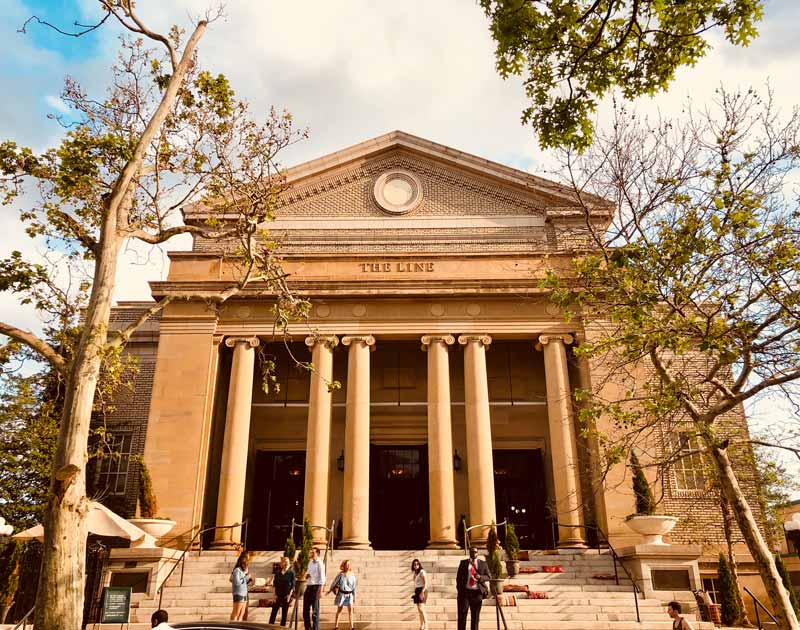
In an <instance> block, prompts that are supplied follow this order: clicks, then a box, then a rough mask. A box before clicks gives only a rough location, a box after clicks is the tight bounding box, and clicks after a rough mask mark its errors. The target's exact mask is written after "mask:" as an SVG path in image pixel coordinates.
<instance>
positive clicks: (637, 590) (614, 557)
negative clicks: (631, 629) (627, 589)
mask: <svg viewBox="0 0 800 630" xmlns="http://www.w3.org/2000/svg"><path fill="white" fill-rule="evenodd" d="M570 527H580V528H582V529H593V530H594V531H596V532H597V533H598V534H600V535H601V536H602V537H603V540H602V542H604V543H605V544H606V546H607V547H608V550H609V551H610V552H611V558H612V560H613V561H614V583H615V584H616V585H617V586H619V573H618V572H617V563H619V566H621V567H622V570H623V571H625V575H627V576H628V579H629V580H630V581H631V584H632V585H633V603H634V605H635V606H636V621H637V622H638V623H641V622H642V620H641V616H640V614H639V595H640V594H642V589H640V588H639V585H638V584H637V583H636V578H634V577H633V575H631V572H630V571H628V567H626V566H625V563H624V562H622V558H620V557H619V555H618V554H617V551H616V549H614V547H613V545H612V544H611V541H610V540H609V539H608V534H606V533H605V532H604V531H603V530H602V528H601V527H600V526H599V525H577V526H576V525H570ZM600 542H601V541H600V540H599V539H598V541H597V548H598V550H599V549H600Z"/></svg>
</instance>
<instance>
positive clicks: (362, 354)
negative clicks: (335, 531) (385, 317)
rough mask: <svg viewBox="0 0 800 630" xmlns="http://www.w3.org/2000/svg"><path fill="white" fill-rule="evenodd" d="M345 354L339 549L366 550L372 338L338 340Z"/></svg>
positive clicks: (368, 546) (373, 339)
mask: <svg viewBox="0 0 800 630" xmlns="http://www.w3.org/2000/svg"><path fill="white" fill-rule="evenodd" d="M342 344H343V345H345V346H348V347H349V351H348V353H347V403H346V413H345V431H344V505H343V508H342V541H341V542H340V543H339V547H341V548H343V549H369V548H370V542H369V353H370V350H371V349H373V348H374V346H375V338H374V337H373V336H372V335H365V336H360V337H342Z"/></svg>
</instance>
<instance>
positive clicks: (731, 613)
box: [717, 552, 742, 626]
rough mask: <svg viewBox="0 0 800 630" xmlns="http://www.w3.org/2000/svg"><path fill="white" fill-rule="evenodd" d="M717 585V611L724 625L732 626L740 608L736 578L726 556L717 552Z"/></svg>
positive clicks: (740, 612)
mask: <svg viewBox="0 0 800 630" xmlns="http://www.w3.org/2000/svg"><path fill="white" fill-rule="evenodd" d="M717 575H718V576H719V585H718V587H717V602H718V603H719V613H720V617H721V619H722V623H723V624H724V625H726V626H733V625H735V624H736V622H738V621H739V617H741V615H742V609H741V608H740V607H739V596H738V594H737V590H738V589H737V588H736V580H734V579H733V572H731V567H730V564H729V563H728V558H727V556H726V555H725V554H724V553H722V552H720V554H719V569H717Z"/></svg>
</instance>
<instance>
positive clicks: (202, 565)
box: [131, 550, 713, 630]
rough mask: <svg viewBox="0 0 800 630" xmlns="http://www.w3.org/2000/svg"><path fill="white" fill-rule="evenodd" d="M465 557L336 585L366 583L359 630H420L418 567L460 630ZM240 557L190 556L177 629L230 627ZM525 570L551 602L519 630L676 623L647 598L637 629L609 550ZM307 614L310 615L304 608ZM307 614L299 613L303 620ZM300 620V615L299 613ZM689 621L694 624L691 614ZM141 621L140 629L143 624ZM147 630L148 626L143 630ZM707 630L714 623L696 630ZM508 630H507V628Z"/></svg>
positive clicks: (526, 608) (432, 555)
mask: <svg viewBox="0 0 800 630" xmlns="http://www.w3.org/2000/svg"><path fill="white" fill-rule="evenodd" d="M278 557H279V553H278V552H264V553H260V554H257V555H256V556H255V557H254V559H253V562H252V564H251V574H252V575H253V576H254V577H256V578H259V577H268V576H270V575H271V573H272V563H273V562H274V561H276V560H277V559H278ZM464 557H465V556H464V554H463V552H462V551H343V550H342V551H336V552H335V554H334V555H333V558H331V557H330V556H329V558H328V571H327V573H328V584H330V581H331V580H332V579H333V577H334V576H335V575H336V573H337V572H338V566H339V564H340V563H341V562H342V561H343V560H345V559H349V560H350V561H351V562H352V564H353V569H354V571H355V573H356V575H357V577H358V588H357V600H356V607H355V620H356V624H355V625H356V628H358V629H359V630H362V629H363V630H372V629H375V630H378V629H386V630H388V629H390V628H391V629H397V630H401V629H406V628H407V629H408V630H413V629H416V628H418V627H419V622H418V615H417V612H416V607H415V606H414V604H413V603H412V601H411V595H412V593H413V586H412V584H413V582H412V579H411V572H410V567H411V561H412V560H413V559H414V558H419V560H420V561H421V562H422V564H423V566H424V567H425V570H426V572H427V574H428V583H429V594H428V602H427V611H428V627H429V628H430V629H431V630H438V629H444V628H447V629H451V628H452V629H455V628H456V618H457V615H456V588H455V577H456V569H457V567H458V563H459V561H460V560H462V559H463V558H464ZM235 561H236V554H235V553H233V552H220V551H204V552H203V553H202V555H198V554H197V553H192V554H191V555H190V556H187V559H186V566H185V567H184V572H183V582H182V584H181V571H180V569H178V570H177V571H175V573H174V574H173V575H172V577H171V578H170V579H169V581H168V582H167V584H166V585H165V587H164V594H163V601H162V607H163V608H165V609H166V610H167V611H168V612H169V616H170V622H179V621H193V620H220V621H221V620H226V619H228V616H229V614H230V609H231V595H230V582H229V580H228V578H229V576H230V573H231V570H232V568H233V565H234V563H235ZM544 565H560V566H561V567H563V573H547V572H544V571H542V567H543V566H544ZM522 566H523V567H533V568H536V569H538V572H536V573H525V574H520V575H518V576H517V577H515V578H513V579H509V580H507V581H506V584H520V585H528V587H529V589H530V591H532V592H537V593H545V594H546V595H547V598H546V599H532V598H531V599H526V598H525V597H524V596H521V595H520V594H519V593H517V594H516V595H517V598H516V606H506V607H503V609H502V610H503V613H504V614H505V618H506V622H507V626H508V628H509V629H510V630H633V629H639V630H644V629H647V630H662V629H663V630H669V629H670V628H672V623H671V621H670V620H669V618H668V617H667V615H666V613H665V608H664V603H665V602H661V601H658V600H654V599H648V600H643V599H641V597H640V598H639V614H640V618H641V622H640V623H637V621H636V608H635V605H634V598H633V592H632V587H631V584H630V582H629V581H627V579H626V578H624V574H623V573H622V572H620V584H619V585H617V584H615V582H614V580H613V579H609V576H613V574H614V563H613V560H612V558H611V556H610V555H609V554H608V553H606V552H603V551H600V552H598V551H594V550H591V551H586V552H581V553H560V554H558V555H550V554H538V553H536V552H531V555H530V560H528V561H524V562H522ZM271 597H272V595H271V594H270V593H253V594H251V600H250V610H249V620H250V621H255V622H260V623H266V622H267V621H268V618H269V612H270V609H269V608H259V607H258V599H259V598H268V599H270V598H271ZM132 606H133V607H132V610H131V622H132V623H131V628H135V629H136V630H138V629H139V628H142V629H144V628H149V623H148V622H149V620H150V615H151V614H152V613H153V612H154V611H155V610H156V608H157V607H158V598H157V597H156V598H149V597H147V596H144V595H138V594H137V595H134V601H133V605H132ZM300 608H301V607H300ZM299 612H300V611H299V610H298V613H299ZM334 613H335V606H334V604H333V595H328V594H325V595H324V596H323V598H322V604H321V609H320V615H321V616H320V628H322V629H326V630H327V629H330V628H333V627H334V626H333V621H334ZM290 614H291V609H290ZM689 619H693V616H692V615H689ZM137 622H138V623H137ZM140 624H141V625H140ZM302 625H303V624H302V619H301V620H300V623H299V627H301V628H302ZM693 625H694V627H695V628H697V629H698V630H705V629H708V628H713V625H712V624H707V623H706V624H703V623H700V622H696V621H693ZM339 627H340V628H342V629H343V630H344V629H345V628H347V627H348V622H347V611H346V610H344V611H343V612H342V617H341V619H340V622H339ZM480 627H481V628H482V629H483V628H486V629H488V628H496V627H497V622H496V612H495V602H494V599H487V600H484V603H483V610H482V613H481V624H480ZM501 627H502V626H501Z"/></svg>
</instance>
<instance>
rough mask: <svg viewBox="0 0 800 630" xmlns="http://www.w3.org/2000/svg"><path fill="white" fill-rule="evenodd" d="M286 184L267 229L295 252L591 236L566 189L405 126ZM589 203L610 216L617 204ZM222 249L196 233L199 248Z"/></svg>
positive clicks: (522, 247) (575, 240)
mask: <svg viewBox="0 0 800 630" xmlns="http://www.w3.org/2000/svg"><path fill="white" fill-rule="evenodd" d="M286 183H287V185H288V188H287V190H286V191H285V192H284V193H283V194H282V196H281V200H280V202H279V205H278V208H277V209H276V211H275V213H274V214H275V220H274V221H272V222H268V223H265V224H264V226H263V227H264V228H267V229H268V230H269V231H270V233H271V235H272V236H273V237H274V238H275V239H276V240H277V241H278V242H279V243H280V244H281V251H282V252H283V253H285V254H287V255H298V256H302V255H308V254H335V253H341V254H360V255H365V254H370V253H373V252H392V251H394V252H398V253H400V252H403V253H434V252H440V253H453V252H475V253H480V252H489V251H495V252H508V253H513V252H523V251H524V252H531V251H542V252H545V251H553V250H558V249H562V248H564V247H575V246H580V243H581V242H587V239H586V236H587V234H586V229H585V217H584V214H583V209H582V208H580V206H579V204H578V203H577V201H576V199H575V197H574V196H573V194H572V193H571V191H570V190H569V189H567V188H566V187H564V186H561V185H559V184H557V183H555V182H551V181H548V180H546V179H543V178H541V177H536V176H534V175H531V174H529V173H526V172H524V171H520V170H517V169H514V168H510V167H508V166H504V165H502V164H498V163H496V162H492V161H490V160H486V159H483V158H479V157H477V156H474V155H470V154H468V153H464V152H462V151H458V150H456V149H452V148H450V147H446V146H444V145H441V144H436V143H434V142H430V141H429V140H425V139H423V138H419V137H417V136H412V135H410V134H407V133H404V132H401V131H393V132H391V133H388V134H385V135H383V136H379V137H378V138H374V139H372V140H368V141H366V142H362V143H360V144H357V145H354V146H352V147H349V148H347V149H343V150H341V151H337V152H335V153H332V154H330V155H326V156H324V157H321V158H318V159H315V160H311V161H310V162H305V163H303V164H299V165H297V166H295V167H293V168H290V169H289V170H288V171H287V172H286ZM406 197H407V200H406ZM587 198H588V197H584V198H583V200H584V202H585V201H586V200H587ZM398 199H399V201H398ZM395 202H396V203H397V204H399V205H392V204H393V203H395ZM590 203H592V204H597V207H598V208H600V210H601V211H600V213H599V215H604V216H607V215H608V208H609V204H608V202H605V201H603V200H601V199H594V198H592V199H591V201H590ZM204 215H205V213H204V209H203V207H202V205H198V206H195V207H193V208H185V209H184V216H185V218H186V219H187V221H192V220H194V221H199V220H202V219H203V218H204ZM600 222H601V223H602V222H603V219H602V218H600ZM219 248H220V243H214V242H211V241H206V240H205V239H203V238H202V237H196V238H195V250H196V251H197V250H205V251H216V250H218V249H219Z"/></svg>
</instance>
